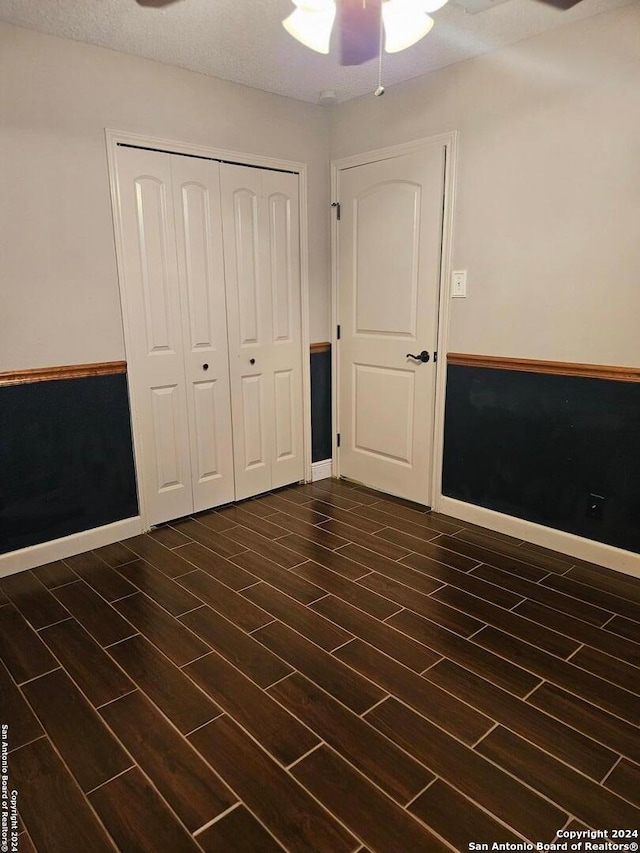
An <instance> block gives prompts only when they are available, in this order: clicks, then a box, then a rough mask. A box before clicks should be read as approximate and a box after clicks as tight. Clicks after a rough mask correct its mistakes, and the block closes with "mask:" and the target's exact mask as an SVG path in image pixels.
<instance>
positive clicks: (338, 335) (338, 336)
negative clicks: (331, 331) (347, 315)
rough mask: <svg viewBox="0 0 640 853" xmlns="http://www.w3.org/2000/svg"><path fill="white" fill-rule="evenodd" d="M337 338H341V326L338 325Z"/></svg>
mask: <svg viewBox="0 0 640 853" xmlns="http://www.w3.org/2000/svg"><path fill="white" fill-rule="evenodd" d="M336 340H338V341H339V340H340V326H338V334H337V336H336Z"/></svg>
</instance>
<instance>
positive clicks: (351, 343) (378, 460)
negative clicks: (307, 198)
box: [338, 143, 444, 504]
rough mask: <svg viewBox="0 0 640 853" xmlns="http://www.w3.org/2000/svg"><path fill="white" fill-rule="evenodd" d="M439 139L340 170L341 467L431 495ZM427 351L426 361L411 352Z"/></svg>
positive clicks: (365, 479)
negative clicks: (417, 148)
mask: <svg viewBox="0 0 640 853" xmlns="http://www.w3.org/2000/svg"><path fill="white" fill-rule="evenodd" d="M443 192H444V147H443V146H442V144H435V143H434V145H433V146H432V147H429V148H427V149H424V150H421V151H420V152H416V153H412V154H406V155H402V156H399V157H394V158H391V159H387V160H380V161H378V162H375V163H369V164H366V165H363V166H356V167H354V168H350V169H345V170H342V171H341V172H340V173H339V198H340V202H341V220H340V222H339V225H338V322H339V323H340V326H341V338H340V341H339V343H338V384H339V389H338V393H339V432H340V438H341V444H340V450H339V453H340V473H341V475H342V476H344V477H348V478H350V479H353V480H357V481H358V482H361V483H365V484H367V485H369V486H371V487H373V488H376V489H380V490H381V491H385V492H388V493H389V494H393V495H398V496H400V497H403V498H407V499H409V500H413V501H416V502H418V503H422V504H428V503H429V502H430V497H431V495H430V491H431V459H432V444H433V425H434V401H435V366H434V349H435V347H436V340H437V325H438V296H439V282H440V263H441V243H442V212H443ZM422 351H427V352H428V353H429V361H428V362H426V363H425V362H422V361H419V360H415V359H412V358H410V357H408V355H407V354H408V353H411V354H414V355H418V354H419V353H421V352H422Z"/></svg>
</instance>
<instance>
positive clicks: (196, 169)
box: [171, 156, 235, 512]
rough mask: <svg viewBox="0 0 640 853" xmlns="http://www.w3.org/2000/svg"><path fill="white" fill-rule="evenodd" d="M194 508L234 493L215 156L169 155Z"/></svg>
mask: <svg viewBox="0 0 640 853" xmlns="http://www.w3.org/2000/svg"><path fill="white" fill-rule="evenodd" d="M171 171H172V177H173V195H174V211H175V227H176V240H177V250H178V251H177V255H178V273H179V285H180V298H181V305H182V330H183V341H184V367H185V375H186V391H187V394H186V396H187V408H188V416H189V427H190V429H189V434H190V448H191V481H192V489H193V509H194V511H196V512H198V511H200V510H204V509H208V508H209V507H212V506H219V505H220V504H223V503H229V502H230V501H233V500H234V497H235V489H234V472H233V437H232V427H231V399H230V388H229V355H228V346H227V309H226V298H225V287H224V258H223V246H222V221H221V215H222V214H221V210H220V164H219V163H217V162H214V161H211V160H203V159H196V158H194V157H179V156H174V157H172V158H171Z"/></svg>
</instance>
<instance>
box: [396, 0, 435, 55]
mask: <svg viewBox="0 0 640 853" xmlns="http://www.w3.org/2000/svg"><path fill="white" fill-rule="evenodd" d="M434 2H438V0H434ZM442 5H444V4H442ZM421 7H422V0H386V2H385V3H383V4H382V20H383V22H384V32H385V44H384V49H385V51H386V52H387V53H399V52H400V51H401V50H406V49H407V48H408V47H411V46H412V45H414V44H416V43H417V42H419V41H420V39H422V38H424V37H425V36H426V35H427V33H428V32H430V30H431V28H432V27H433V24H434V20H433V18H430V17H429V15H427V14H426V12H425V11H424V8H421Z"/></svg>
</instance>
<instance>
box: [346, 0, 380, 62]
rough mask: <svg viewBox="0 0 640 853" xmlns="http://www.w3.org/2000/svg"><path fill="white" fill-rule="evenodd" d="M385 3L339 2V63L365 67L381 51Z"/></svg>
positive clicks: (375, 0)
mask: <svg viewBox="0 0 640 853" xmlns="http://www.w3.org/2000/svg"><path fill="white" fill-rule="evenodd" d="M381 15H382V0H338V17H339V26H340V64H341V65H362V64H363V63H364V62H368V61H369V60H370V59H374V58H375V57H376V56H377V55H378V53H379V51H380V17H381Z"/></svg>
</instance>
